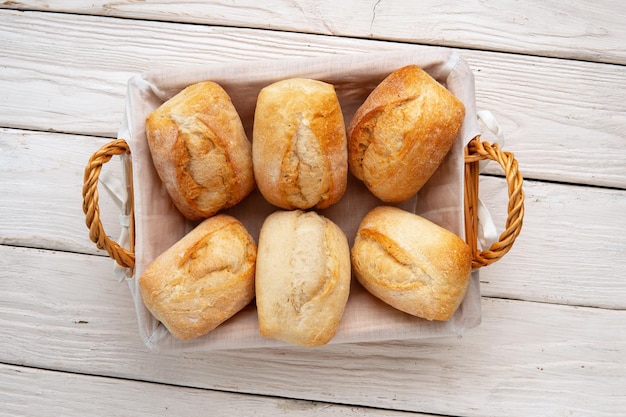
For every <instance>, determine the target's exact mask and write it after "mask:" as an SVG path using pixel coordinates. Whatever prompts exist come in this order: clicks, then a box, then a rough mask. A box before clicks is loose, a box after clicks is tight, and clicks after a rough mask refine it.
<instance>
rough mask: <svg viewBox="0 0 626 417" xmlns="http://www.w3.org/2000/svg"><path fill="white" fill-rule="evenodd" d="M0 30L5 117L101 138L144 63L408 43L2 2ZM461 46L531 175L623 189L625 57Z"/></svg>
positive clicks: (480, 90) (113, 130) (483, 96)
mask: <svg viewBox="0 0 626 417" xmlns="http://www.w3.org/2000/svg"><path fill="white" fill-rule="evenodd" d="M0 28H1V29H0V32H2V36H0V46H1V47H0V59H2V62H3V66H2V67H0V91H2V100H0V126H7V127H17V128H23V129H34V130H44V131H45V130H54V131H60V132H68V133H77V134H90V135H100V136H108V137H115V136H116V134H117V130H118V127H119V124H120V122H121V119H122V115H123V111H124V99H125V93H126V81H127V79H128V78H129V77H131V76H132V75H133V74H135V73H139V72H143V71H145V70H148V69H154V68H161V67H171V66H179V65H193V64H201V63H207V64H219V63H221V62H226V61H230V60H233V59H251V60H252V59H269V58H272V59H280V58H287V57H291V56H301V57H303V56H308V57H314V56H320V55H324V54H329V53H353V52H365V51H369V52H373V51H382V50H391V49H397V48H404V47H406V45H401V44H394V43H389V42H376V41H365V40H357V39H346V38H332V37H322V36H310V35H300V34H291V33H281V32H271V31H268V32H263V31H251V30H241V29H232V28H215V27H210V28H209V27H203V26H197V25H180V24H167V23H160V22H143V21H142V22H139V21H131V20H123V19H111V18H101V17H89V16H67V15H62V14H60V15H59V14H52V13H18V12H15V11H10V10H0ZM42 33H45V36H42V35H41V34H42ZM120 39H132V40H133V41H132V42H120ZM180 45H185V47H181V46H180ZM461 53H462V54H463V56H464V57H465V58H466V59H467V61H468V62H469V64H470V65H471V66H472V68H473V69H474V73H475V75H476V96H477V97H476V98H477V105H478V108H479V109H487V110H492V111H493V112H494V114H495V115H496V117H497V119H498V121H499V122H500V123H501V125H502V126H503V128H504V131H505V134H506V142H505V147H506V149H507V150H509V151H512V152H514V153H515V154H516V156H517V158H518V160H519V161H520V167H521V169H522V172H523V174H524V175H525V176H526V177H528V178H537V179H547V180H552V181H563V182H572V183H584V184H592V185H600V186H608V187H618V188H626V147H624V146H623V144H624V138H623V133H622V127H623V126H625V125H626V108H625V106H626V105H625V104H624V100H622V97H626V84H625V83H623V79H624V77H625V76H626V67H623V66H616V65H603V64H593V63H584V62H575V61H564V60H553V59H545V58H533V57H528V56H518V55H507V54H496V53H486V52H478V51H469V50H464V51H461ZM574 86H575V87H574ZM486 138H487V139H490V140H491V138H490V137H489V135H488V134H486Z"/></svg>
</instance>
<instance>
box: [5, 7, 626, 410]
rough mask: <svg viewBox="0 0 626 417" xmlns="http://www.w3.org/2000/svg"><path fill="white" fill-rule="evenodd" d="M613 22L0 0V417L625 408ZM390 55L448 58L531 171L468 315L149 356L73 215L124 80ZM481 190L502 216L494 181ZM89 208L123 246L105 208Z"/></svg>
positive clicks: (502, 195)
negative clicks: (359, 332)
mask: <svg viewBox="0 0 626 417" xmlns="http://www.w3.org/2000/svg"><path fill="white" fill-rule="evenodd" d="M624 23H626V3H624V2H621V1H608V0H593V1H592V0H581V1H576V2H543V1H527V2H518V1H513V0H508V1H498V2H496V1H469V2H456V1H450V0H442V1H436V2H435V1H422V2H410V1H401V0H385V1H381V0H376V1H375V0H366V1H356V0H351V1H343V2H338V1H328V0H324V1H316V2H313V1H310V2H306V1H300V0H296V1H286V0H272V1H266V2H260V1H257V0H254V1H253V0H246V1H238V2H237V1H217V2H202V1H199V0H190V1H186V2H180V3H179V2H176V1H174V0H170V1H158V2H157V1H132V0H122V1H116V2H106V1H84V0H83V1H70V0H65V1H63V0H60V1H45V0H39V1H38V0H26V1H4V2H1V3H0V195H1V200H0V415H11V416H16V415H18V416H66V417H69V416H81V417H82V416H100V415H102V416H143V415H146V416H148V415H149V416H166V415H167V416H169V415H172V416H174V415H175V416H197V415H272V416H276V415H279V416H280V415H290V416H291V415H294V416H313V415H333V416H334V415H341V416H353V415H354V416H357V415H359V416H360V415H365V416H378V415H381V416H382V415H385V416H395V415H398V416H400V415H408V414H414V415H446V416H620V415H624V414H623V413H624V412H625V411H624V410H625V409H626V311H625V308H626V274H625V271H626V217H625V216H624V213H626V134H625V130H626V67H625V65H626V43H625V42H624V40H625V39H626V25H625V24H624ZM406 43H416V44H428V45H434V46H444V47H451V48H456V49H458V51H459V53H460V54H462V56H463V57H464V58H465V59H466V60H467V61H468V63H469V64H470V66H471V67H472V69H473V72H474V75H475V79H476V99H477V104H478V108H479V109H488V110H491V111H492V112H493V113H494V114H495V116H496V117H497V119H498V121H499V122H500V124H501V125H502V127H503V128H504V131H505V134H506V142H505V144H504V148H505V149H506V150H507V151H511V152H514V153H515V155H516V157H517V159H518V161H519V164H520V169H521V171H522V174H523V175H524V177H525V183H524V190H525V192H526V215H525V219H524V228H523V230H522V234H521V236H520V237H519V239H518V240H517V242H516V243H515V246H514V247H513V249H512V250H511V251H510V252H509V253H508V254H507V255H506V256H505V257H504V258H503V259H502V260H500V261H499V262H498V263H496V264H494V265H491V266H489V267H486V268H484V269H483V270H481V275H480V276H481V290H482V295H483V319H482V324H481V325H480V326H479V327H477V328H475V329H473V330H471V331H469V332H468V333H466V334H465V335H463V336H462V337H446V338H438V339H430V340H417V341H408V342H407V341H403V342H381V343H362V344H354V345H332V346H327V347H324V348H320V349H313V350H303V349H297V348H280V349H252V350H248V349H241V350H234V351H230V350H229V351H221V352H210V353H193V354H190V353H187V354H178V355H175V354H153V353H149V352H148V351H147V350H146V349H145V347H144V345H143V344H142V343H141V341H140V340H139V338H138V335H137V323H136V318H135V313H134V309H133V305H132V303H131V296H130V293H129V291H128V287H127V286H126V285H125V284H120V283H118V282H117V281H116V280H115V279H114V277H113V275H112V269H111V268H112V261H111V259H110V258H108V257H107V256H106V253H104V252H103V251H99V250H97V249H96V248H95V245H94V244H93V243H92V242H91V241H90V240H89V238H88V234H87V228H86V226H85V224H84V222H85V217H84V215H83V212H82V209H81V205H82V197H81V187H82V180H83V178H82V176H83V170H84V167H85V164H86V161H87V160H88V158H89V156H90V155H91V154H92V153H93V152H94V151H95V150H97V149H98V148H99V147H100V146H102V145H104V144H105V143H107V142H109V141H110V140H111V139H113V138H116V135H117V131H118V128H119V124H120V121H121V119H122V116H123V112H124V100H125V93H126V83H127V80H128V79H129V78H130V77H131V76H132V75H134V74H137V73H141V72H143V71H146V70H148V69H154V68H165V67H170V66H181V65H187V64H202V63H220V62H227V61H234V60H253V59H260V58H276V59H278V58H284V57H295V56H307V57H315V56H321V55H325V54H342V53H347V52H359V51H383V50H394V48H398V47H400V46H403V44H406ZM485 138H486V139H489V133H487V132H485ZM112 164H113V165H114V162H112ZM111 169H115V167H114V166H112V168H111ZM483 177H484V178H482V180H481V197H482V198H483V200H484V201H485V202H486V204H487V206H488V207H489V208H490V210H491V212H492V214H493V215H494V217H495V221H496V223H497V224H500V225H502V224H503V222H504V218H505V215H506V200H507V199H506V186H505V183H504V179H503V178H502V172H501V171H500V170H499V169H498V168H497V167H493V168H491V170H490V171H488V172H487V173H486V174H485V175H483ZM101 200H102V201H101V209H102V216H103V222H104V224H105V225H106V226H107V231H108V232H110V235H111V236H117V235H118V233H119V225H118V209H117V207H116V206H115V205H114V204H113V202H112V201H109V200H107V199H106V198H102V199H101Z"/></svg>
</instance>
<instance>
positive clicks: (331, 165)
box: [252, 78, 348, 210]
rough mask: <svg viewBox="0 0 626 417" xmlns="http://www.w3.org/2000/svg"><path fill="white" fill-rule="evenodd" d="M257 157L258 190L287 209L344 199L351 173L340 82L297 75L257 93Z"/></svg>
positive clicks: (254, 145)
mask: <svg viewBox="0 0 626 417" xmlns="http://www.w3.org/2000/svg"><path fill="white" fill-rule="evenodd" d="M252 136H253V137H252V159H253V166H254V175H255V178H256V182H257V186H258V188H259V191H260V192H261V194H262V195H263V197H265V199H266V200H267V201H268V202H270V203H271V204H273V205H275V206H278V207H281V208H284V209H287V210H292V209H303V210H304V209H309V208H316V209H323V208H326V207H328V206H330V205H332V204H334V203H336V202H337V201H339V200H340V199H341V197H342V196H343V194H344V192H345V189H346V184H347V178H348V147H347V137H346V127H345V124H344V120H343V115H342V113H341V108H340V105H339V100H338V98H337V94H336V93H335V88H334V87H333V86H332V85H331V84H327V83H324V82H321V81H317V80H310V79H302V78H293V79H287V80H283V81H279V82H276V83H274V84H271V85H269V86H267V87H265V88H263V89H262V90H261V92H260V93H259V96H258V98H257V105H256V109H255V113H254V127H253V134H252Z"/></svg>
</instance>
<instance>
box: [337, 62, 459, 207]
mask: <svg viewBox="0 0 626 417" xmlns="http://www.w3.org/2000/svg"><path fill="white" fill-rule="evenodd" d="M464 116H465V107H464V106H463V103H462V102H461V101H459V100H458V99H457V98H456V97H455V96H454V95H452V93H450V92H449V91H448V90H447V89H446V88H444V87H443V86H442V85H441V84H439V83H438V82H437V81H436V80H435V79H433V78H432V77H431V76H430V75H428V74H427V73H426V72H425V71H424V70H422V69H421V68H419V67H417V66H415V65H410V66H406V67H403V68H400V69H398V70H396V71H394V72H393V73H391V74H390V75H389V76H388V77H387V78H385V79H384V80H383V81H382V82H381V83H380V84H379V85H378V86H377V87H376V88H375V89H374V90H373V91H372V92H371V94H370V95H369V96H368V98H367V99H366V100H365V102H364V103H363V104H362V105H361V107H359V109H358V110H357V111H356V113H355V114H354V117H353V118H352V120H351V121H350V124H349V126H348V146H349V166H350V172H352V174H354V176H355V177H357V178H358V179H360V180H362V181H363V182H364V183H365V185H366V186H367V188H368V189H369V190H370V191H371V192H372V194H374V195H375V196H376V197H378V198H379V199H381V200H382V201H385V202H393V203H399V202H402V201H405V200H407V199H409V198H410V197H412V196H413V195H414V194H415V193H417V192H418V191H419V190H420V189H421V188H422V186H423V185H424V184H425V183H426V182H427V181H428V179H429V178H430V177H431V176H432V175H433V174H434V172H435V171H436V170H437V167H439V165H440V164H441V162H442V161H443V159H444V157H445V156H446V154H447V153H448V151H449V150H450V148H451V147H452V145H453V143H454V142H455V140H456V138H457V136H458V135H459V132H460V131H461V125H462V123H463V118H464Z"/></svg>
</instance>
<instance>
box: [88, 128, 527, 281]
mask: <svg viewBox="0 0 626 417" xmlns="http://www.w3.org/2000/svg"><path fill="white" fill-rule="evenodd" d="M125 153H126V154H130V148H129V147H128V144H127V143H126V141H125V140H124V139H117V140H114V141H111V142H109V143H107V144H106V145H104V146H103V147H102V148H100V149H99V150H98V151H96V152H95V153H94V154H93V155H92V156H91V158H90V159H89V162H88V164H87V166H86V167H85V176H84V184H83V212H84V213H85V216H86V225H87V228H89V238H90V239H91V240H92V241H93V242H94V243H95V244H96V246H97V247H98V248H99V249H104V250H106V251H107V252H108V254H109V256H110V257H111V258H113V259H114V260H115V261H116V262H117V263H118V264H119V265H121V266H123V267H127V268H133V267H134V265H135V253H134V227H133V224H134V222H133V220H134V219H133V210H132V204H131V214H130V217H131V227H130V242H131V245H130V247H131V249H125V248H123V247H121V246H120V245H119V244H118V243H117V242H115V241H113V240H111V239H110V238H109V237H108V236H107V235H106V232H105V231H104V227H103V225H102V221H101V220H100V209H99V206H98V178H99V176H100V171H101V170H102V166H103V165H104V164H105V163H107V162H109V160H110V159H111V158H112V157H113V156H114V155H121V154H125ZM485 159H490V160H493V161H496V162H498V163H499V164H500V166H501V167H502V168H503V169H504V172H505V174H506V181H507V184H508V194H509V204H508V216H507V220H506V229H505V230H504V232H503V233H502V234H501V235H500V237H499V240H498V241H497V242H496V243H494V244H493V245H492V246H491V247H490V248H489V249H487V250H479V249H478V209H477V207H478V182H479V162H480V161H481V160H485ZM131 182H132V181H131ZM522 183H523V179H522V176H521V174H520V172H519V169H518V166H517V160H516V159H515V157H514V155H513V154H512V153H510V152H504V151H502V150H501V149H500V147H499V146H498V145H497V144H494V145H491V144H489V143H488V142H480V136H477V137H476V138H474V139H473V140H472V141H471V142H470V143H469V145H468V146H467V147H466V148H465V199H464V200H465V204H464V210H465V237H466V241H467V243H468V244H469V245H470V248H471V250H472V254H473V259H472V268H473V269H478V268H481V267H483V266H487V265H490V264H492V263H494V262H496V261H498V260H499V259H500V258H502V257H503V256H504V255H505V254H506V253H507V252H508V251H509V250H510V249H511V247H512V246H513V243H514V242H515V239H516V238H517V236H518V235H519V234H520V231H521V229H522V220H523V218H524V192H523V190H522Z"/></svg>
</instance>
